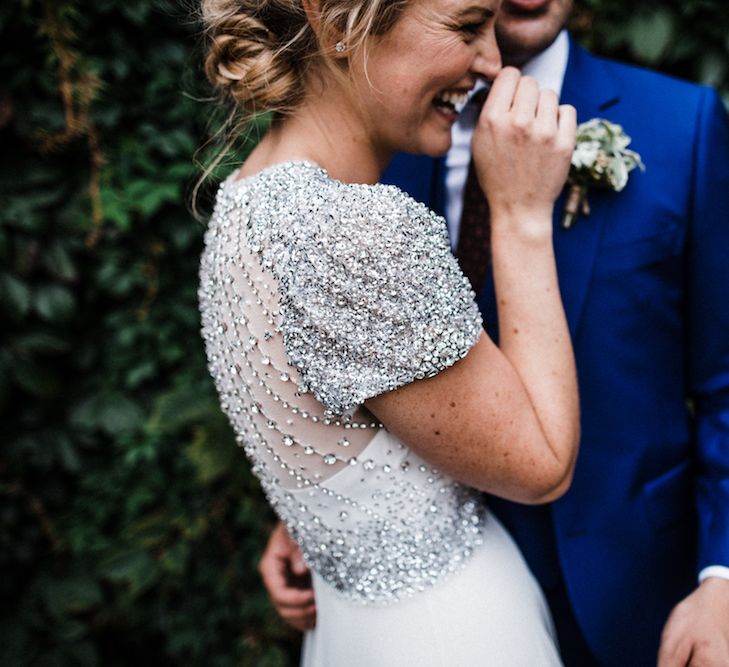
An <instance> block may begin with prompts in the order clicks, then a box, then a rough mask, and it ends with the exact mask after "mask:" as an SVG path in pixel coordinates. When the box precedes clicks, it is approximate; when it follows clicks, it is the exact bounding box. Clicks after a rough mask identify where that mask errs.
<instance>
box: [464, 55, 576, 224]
mask: <svg viewBox="0 0 729 667" xmlns="http://www.w3.org/2000/svg"><path fill="white" fill-rule="evenodd" d="M575 126H576V112H575V109H574V107H571V106H569V105H561V106H560V105H559V102H558V100H557V96H556V95H555V93H554V92H552V91H551V90H542V91H540V90H539V87H538V85H537V82H536V81H535V80H534V79H532V78H530V77H528V76H525V77H522V76H521V74H520V73H519V71H518V70H516V69H514V68H513V67H506V68H504V69H503V70H502V71H501V72H500V74H499V76H498V77H497V78H496V79H495V80H494V83H493V85H492V87H491V91H490V92H489V96H488V98H487V99H486V102H485V104H484V106H483V109H482V111H481V115H480V117H479V120H478V124H477V126H476V129H475V131H474V134H473V142H472V146H473V159H474V161H475V164H476V168H477V172H478V175H479V182H480V184H481V187H482V189H483V190H484V192H485V193H486V196H487V198H488V200H489V206H490V209H491V218H492V225H493V227H494V228H493V231H498V228H497V227H496V224H497V220H504V219H505V220H508V221H510V222H509V229H508V232H509V233H514V232H516V233H521V232H524V233H525V234H528V235H529V236H530V237H532V236H533V234H535V233H537V234H538V235H539V236H540V237H542V236H545V237H546V235H547V233H548V237H549V238H551V217H552V209H553V206H554V200H555V199H556V198H557V196H558V195H559V193H560V192H561V190H562V188H563V187H564V184H565V181H566V179H567V173H568V171H569V165H570V158H571V156H572V151H573V149H574V142H575ZM535 225H536V228H535Z"/></svg>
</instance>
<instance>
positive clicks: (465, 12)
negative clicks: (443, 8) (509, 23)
mask: <svg viewBox="0 0 729 667" xmlns="http://www.w3.org/2000/svg"><path fill="white" fill-rule="evenodd" d="M474 14H479V15H480V17H481V18H482V19H484V20H486V19H490V18H493V17H494V16H495V15H496V12H495V11H494V10H493V9H488V8H487V7H484V6H483V5H471V6H470V7H465V8H464V9H461V10H460V11H458V12H456V13H455V14H454V15H453V18H455V19H461V18H464V17H466V16H469V17H471V16H473V15H474Z"/></svg>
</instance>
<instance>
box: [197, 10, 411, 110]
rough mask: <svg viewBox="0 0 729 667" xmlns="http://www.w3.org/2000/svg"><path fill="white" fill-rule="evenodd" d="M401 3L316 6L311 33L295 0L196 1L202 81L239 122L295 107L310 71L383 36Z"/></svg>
mask: <svg viewBox="0 0 729 667" xmlns="http://www.w3.org/2000/svg"><path fill="white" fill-rule="evenodd" d="M405 3H406V0H320V2H319V10H318V15H317V19H318V20H317V34H315V32H314V30H313V29H312V27H311V25H310V24H309V21H308V18H307V15H306V12H305V10H304V6H303V3H302V2H301V0H202V20H203V25H204V26H205V33H206V35H207V37H208V39H209V41H210V47H209V50H208V53H207V57H206V59H205V73H206V75H207V78H208V80H209V81H210V82H211V83H212V84H213V86H214V87H215V88H216V89H217V90H218V92H220V93H221V94H222V96H223V98H224V99H225V100H226V101H228V102H229V103H232V104H233V105H234V107H235V108H236V111H237V115H238V121H239V123H240V120H241V119H249V118H250V117H251V116H255V115H256V114H259V113H264V112H274V113H275V114H278V115H281V114H286V113H288V112H290V111H292V110H293V109H295V108H296V106H297V104H298V103H299V102H300V101H301V99H302V96H303V93H304V85H303V84H304V80H305V79H306V77H307V76H308V74H309V72H310V70H311V67H312V65H314V64H319V63H321V62H325V63H327V64H332V62H333V57H334V53H333V43H334V42H338V41H341V42H343V43H344V44H346V48H347V52H348V53H352V52H354V51H355V50H357V49H358V48H361V47H362V46H363V45H364V44H365V42H366V40H367V38H368V37H369V36H370V35H380V34H383V33H385V32H387V30H389V29H390V28H391V27H392V25H393V24H394V23H395V21H396V20H397V17H398V16H399V15H400V12H401V11H402V9H403V8H404V6H405Z"/></svg>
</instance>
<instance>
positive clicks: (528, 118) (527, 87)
mask: <svg viewBox="0 0 729 667" xmlns="http://www.w3.org/2000/svg"><path fill="white" fill-rule="evenodd" d="M538 101H539V84H537V82H536V80H535V79H533V78H532V77H530V76H523V77H522V78H521V79H520V80H519V85H518V86H517V88H516V93H515V94H514V101H513V103H512V106H511V113H512V114H513V117H514V124H515V125H516V126H517V127H521V128H528V127H529V126H531V125H532V123H533V122H534V117H535V115H536V112H537V102H538Z"/></svg>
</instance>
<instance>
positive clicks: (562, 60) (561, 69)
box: [521, 30, 570, 96]
mask: <svg viewBox="0 0 729 667" xmlns="http://www.w3.org/2000/svg"><path fill="white" fill-rule="evenodd" d="M569 54H570V40H569V37H567V31H566V30H562V32H560V33H559V35H557V39H555V40H554V41H553V42H552V43H551V44H550V45H549V46H548V47H547V48H546V49H544V51H542V52H541V53H540V54H538V55H536V56H534V58H532V59H531V60H529V61H527V62H526V63H525V65H524V66H523V67H522V68H521V71H522V74H525V75H528V76H531V77H533V78H535V79H536V80H537V83H538V84H539V87H540V88H541V89H549V90H553V91H554V92H555V93H557V95H558V96H559V95H561V94H562V84H563V83H564V75H565V72H566V71H567V60H568V58H569Z"/></svg>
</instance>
